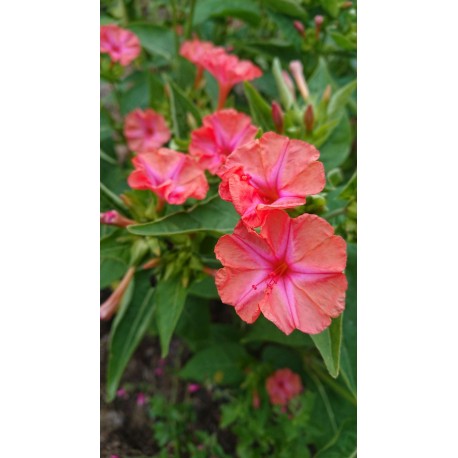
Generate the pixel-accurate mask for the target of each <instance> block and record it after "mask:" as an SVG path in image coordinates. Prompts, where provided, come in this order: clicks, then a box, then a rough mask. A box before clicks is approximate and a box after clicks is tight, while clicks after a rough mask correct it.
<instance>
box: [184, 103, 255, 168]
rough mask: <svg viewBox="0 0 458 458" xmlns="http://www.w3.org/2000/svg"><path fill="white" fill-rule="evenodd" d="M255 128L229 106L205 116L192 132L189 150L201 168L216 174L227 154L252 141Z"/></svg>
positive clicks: (246, 118) (248, 119)
mask: <svg viewBox="0 0 458 458" xmlns="http://www.w3.org/2000/svg"><path fill="white" fill-rule="evenodd" d="M257 130H258V129H257V127H256V126H254V125H253V124H251V119H250V117H249V116H247V115H245V114H243V113H238V112H237V111H236V110H233V109H227V110H220V111H217V112H216V113H213V114H211V115H208V116H205V117H204V119H203V126H202V127H200V128H198V129H196V130H194V131H193V132H192V134H191V144H190V145H189V153H190V154H192V155H193V156H195V157H196V158H197V159H198V162H199V164H200V166H201V167H202V168H204V169H207V170H209V171H210V173H212V174H214V175H215V174H219V170H220V168H221V166H222V164H224V162H225V161H226V158H227V156H229V154H231V153H232V152H233V151H234V150H235V149H236V148H238V147H240V146H242V145H244V144H245V143H248V142H249V141H251V140H253V139H254V138H255V136H256V132H257Z"/></svg>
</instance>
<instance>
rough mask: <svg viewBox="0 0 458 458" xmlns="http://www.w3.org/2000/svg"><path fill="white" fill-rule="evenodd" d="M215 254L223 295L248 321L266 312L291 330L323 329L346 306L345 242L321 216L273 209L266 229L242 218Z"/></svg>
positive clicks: (220, 290) (284, 328)
mask: <svg viewBox="0 0 458 458" xmlns="http://www.w3.org/2000/svg"><path fill="white" fill-rule="evenodd" d="M215 254H216V257H217V258H218V259H219V260H220V261H221V263H222V264H223V266H224V267H223V268H222V269H220V270H219V271H218V273H217V274H216V279H215V283H216V287H217V289H218V292H219V295H220V297H221V300H222V301H223V302H224V303H225V304H229V305H232V306H234V307H235V311H236V312H237V314H238V315H239V316H240V318H242V320H244V321H246V322H247V323H253V322H254V321H255V320H256V319H257V318H258V316H259V315H260V313H262V314H263V315H264V316H265V317H266V318H267V319H268V320H270V321H272V322H273V323H274V324H275V325H276V326H277V327H278V328H279V329H280V330H281V331H283V332H284V333H285V334H290V333H291V332H292V331H293V330H294V329H299V330H301V331H302V332H306V333H309V334H317V333H319V332H321V331H323V330H324V329H326V328H327V327H328V326H329V325H330V324H331V318H335V317H337V316H339V315H340V314H341V313H342V311H343V310H344V308H345V291H346V289H347V280H346V277H345V274H343V273H342V272H343V270H344V269H345V264H346V260H347V255H346V245H345V241H344V240H343V239H342V238H341V237H339V236H336V235H334V230H333V228H332V226H331V225H330V224H329V223H328V222H326V221H325V220H324V219H322V218H320V217H318V216H316V215H311V214H303V215H301V216H299V217H297V218H291V217H290V216H289V215H288V214H287V213H286V212H284V211H282V210H271V211H269V212H268V213H267V215H266V218H265V221H264V224H263V226H262V228H261V232H260V234H258V233H257V232H256V231H254V230H253V229H250V228H249V227H247V226H246V225H245V224H244V223H243V221H240V222H239V223H238V224H237V226H236V227H235V229H234V233H233V234H231V235H224V236H223V237H221V238H220V239H219V240H218V243H217V244H216V247H215Z"/></svg>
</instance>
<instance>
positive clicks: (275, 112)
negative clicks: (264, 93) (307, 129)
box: [272, 101, 283, 134]
mask: <svg viewBox="0 0 458 458" xmlns="http://www.w3.org/2000/svg"><path fill="white" fill-rule="evenodd" d="M272 120H273V122H274V126H275V130H276V131H277V133H279V134H282V133H283V112H282V111H281V108H280V105H279V104H278V103H277V102H275V101H273V102H272Z"/></svg>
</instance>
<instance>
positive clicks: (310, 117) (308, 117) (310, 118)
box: [304, 105, 315, 132]
mask: <svg viewBox="0 0 458 458" xmlns="http://www.w3.org/2000/svg"><path fill="white" fill-rule="evenodd" d="M314 123H315V116H314V114H313V107H312V105H309V106H308V107H307V109H306V110H305V114H304V124H305V130H306V131H307V132H312V130H313V124H314Z"/></svg>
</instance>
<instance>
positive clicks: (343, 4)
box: [340, 2, 353, 10]
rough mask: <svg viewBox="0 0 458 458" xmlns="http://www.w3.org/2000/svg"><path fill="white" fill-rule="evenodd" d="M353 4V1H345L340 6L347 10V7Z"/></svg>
mask: <svg viewBox="0 0 458 458" xmlns="http://www.w3.org/2000/svg"><path fill="white" fill-rule="evenodd" d="M352 6H353V3H352V2H343V3H342V5H340V8H341V9H343V10H345V9H347V8H351V7H352Z"/></svg>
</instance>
